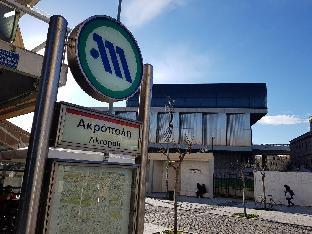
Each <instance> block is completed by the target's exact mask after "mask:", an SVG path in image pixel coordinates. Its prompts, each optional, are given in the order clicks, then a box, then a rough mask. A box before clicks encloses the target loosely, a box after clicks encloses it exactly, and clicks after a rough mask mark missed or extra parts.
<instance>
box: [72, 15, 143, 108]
mask: <svg viewBox="0 0 312 234" xmlns="http://www.w3.org/2000/svg"><path fill="white" fill-rule="evenodd" d="M67 52H68V53H67V56H68V64H69V67H70V69H71V72H72V74H73V76H74V78H75V80H76V81H77V83H78V84H79V85H80V86H81V88H82V89H83V90H84V91H85V92H86V93H88V94H89V95H90V96H92V97H93V98H95V99H97V100H100V101H106V102H114V101H119V100H124V99H127V98H128V97H130V96H132V95H133V94H134V93H135V92H136V91H137V90H138V88H139V86H140V84H141V80H142V75H143V61H142V56H141V52H140V49H139V46H138V44H137V42H136V40H135V39H134V37H133V36H132V34H131V33H130V31H129V30H128V29H127V28H126V27H125V26H123V25H122V24H121V23H120V22H118V21H116V20H115V19H113V18H111V17H108V16H93V17H90V18H89V19H87V20H85V21H84V22H82V23H81V24H79V25H78V26H76V27H75V28H74V30H73V31H72V32H71V34H70V36H69V47H68V51H67Z"/></svg>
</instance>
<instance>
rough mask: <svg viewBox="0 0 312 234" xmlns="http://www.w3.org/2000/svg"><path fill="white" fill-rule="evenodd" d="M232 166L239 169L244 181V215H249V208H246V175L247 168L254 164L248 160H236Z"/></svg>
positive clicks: (238, 171)
mask: <svg viewBox="0 0 312 234" xmlns="http://www.w3.org/2000/svg"><path fill="white" fill-rule="evenodd" d="M231 167H232V168H233V169H234V170H236V171H237V173H238V174H239V177H240V179H241V182H242V193H243V194H242V195H243V208H244V216H245V217H247V209H246V177H245V172H246V169H247V168H251V167H252V165H251V164H250V163H249V161H247V162H238V161H237V162H236V163H235V164H234V165H233V164H232V165H231Z"/></svg>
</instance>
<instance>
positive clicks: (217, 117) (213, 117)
mask: <svg viewBox="0 0 312 234" xmlns="http://www.w3.org/2000/svg"><path fill="white" fill-rule="evenodd" d="M225 129H226V115H225V114H204V115H203V144H204V145H212V138H213V144H214V145H226V137H225Z"/></svg>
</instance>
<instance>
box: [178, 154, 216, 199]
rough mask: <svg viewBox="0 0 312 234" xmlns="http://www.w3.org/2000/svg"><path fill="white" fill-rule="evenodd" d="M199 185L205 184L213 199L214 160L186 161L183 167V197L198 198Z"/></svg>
mask: <svg viewBox="0 0 312 234" xmlns="http://www.w3.org/2000/svg"><path fill="white" fill-rule="evenodd" d="M197 183H200V184H205V186H206V189H207V194H205V195H204V196H205V197H213V159H211V160H209V161H206V162H198V161H197V162H196V161H185V162H183V163H182V167H181V191H180V194H181V195H185V196H196V191H197Z"/></svg>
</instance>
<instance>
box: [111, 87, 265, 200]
mask: <svg viewBox="0 0 312 234" xmlns="http://www.w3.org/2000/svg"><path fill="white" fill-rule="evenodd" d="M152 93H153V94H152V95H153V96H152V100H151V113H150V135H149V168H148V172H149V173H148V175H149V177H148V179H147V181H148V185H147V191H148V192H165V191H166V182H165V181H166V165H167V161H166V157H165V156H164V155H163V154H162V153H160V151H161V149H164V148H165V149H168V150H169V151H170V152H172V154H174V152H176V149H183V148H185V147H186V145H185V139H186V138H187V139H191V141H192V154H191V155H187V156H186V157H185V160H184V161H183V163H182V166H181V172H180V175H179V176H180V184H179V192H180V194H181V195H188V196H194V195H195V192H196V183H200V184H205V185H206V188H207V191H208V193H207V196H209V197H212V196H213V194H214V193H215V192H216V191H214V190H215V189H216V186H215V185H216V184H219V183H220V182H221V183H220V184H222V179H229V176H230V175H229V173H228V172H229V168H230V167H231V166H232V165H233V164H234V163H237V162H244V161H247V160H248V158H250V157H251V155H252V129H251V126H252V125H253V124H255V123H256V122H257V121H258V120H259V119H260V118H261V117H263V116H264V115H265V114H266V113H267V102H266V97H267V91H266V85H265V84H246V83H244V84H239V83H238V84H234V83H233V84H155V85H154V86H153V92H152ZM168 100H173V101H174V105H173V107H172V114H169V113H168V108H169V107H168ZM138 105H139V95H138V94H136V95H134V96H133V97H131V98H130V99H128V101H127V107H125V108H115V114H116V115H120V116H123V117H126V118H130V119H136V116H137V112H136V111H137V109H138ZM169 126H170V128H171V129H172V131H171V132H172V133H171V134H170V139H169V140H168V128H169ZM176 157H177V156H176ZM232 176H234V177H235V179H237V177H238V175H237V174H235V175H232ZM168 177H169V181H168V184H169V190H172V189H173V178H174V175H173V171H172V170H170V169H169V176H168ZM230 181H231V178H230ZM220 191H221V190H220Z"/></svg>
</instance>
